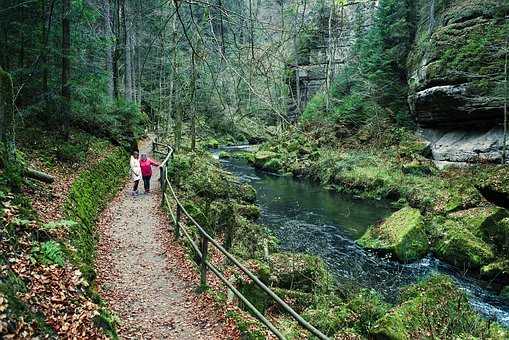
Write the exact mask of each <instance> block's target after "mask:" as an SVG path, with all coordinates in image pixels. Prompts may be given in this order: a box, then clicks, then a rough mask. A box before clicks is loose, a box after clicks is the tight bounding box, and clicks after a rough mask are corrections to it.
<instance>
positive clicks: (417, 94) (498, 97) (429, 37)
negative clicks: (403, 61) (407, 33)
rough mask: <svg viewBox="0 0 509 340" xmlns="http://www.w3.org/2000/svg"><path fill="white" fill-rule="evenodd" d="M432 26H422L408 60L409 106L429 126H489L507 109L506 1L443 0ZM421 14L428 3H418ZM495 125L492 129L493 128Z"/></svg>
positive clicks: (424, 11)
mask: <svg viewBox="0 0 509 340" xmlns="http://www.w3.org/2000/svg"><path fill="white" fill-rule="evenodd" d="M433 8H434V9H435V11H434V13H433V16H432V19H433V23H434V24H433V25H432V26H430V25H429V24H428V23H424V22H423V23H422V24H419V25H417V32H416V38H415V39H416V41H415V44H414V47H413V48H412V50H411V52H410V55H409V58H408V68H409V85H410V91H409V92H410V96H409V102H410V106H411V108H412V111H413V113H414V115H415V117H416V120H417V122H418V123H420V124H421V125H427V126H437V127H444V126H448V125H449V126H453V127H455V128H457V127H458V125H467V124H468V125H471V126H475V127H477V126H479V125H480V124H483V123H486V124H489V123H490V122H491V121H492V120H493V119H498V118H499V117H500V116H501V112H502V110H503V79H504V78H503V76H501V75H503V73H504V57H503V54H501V53H499V52H498V51H500V50H503V48H504V44H505V39H506V36H507V27H508V26H507V21H506V20H504V13H505V11H507V5H506V2H504V1H499V0H486V1H471V0H456V1H438V3H434V7H433ZM416 10H417V11H418V12H420V13H419V14H418V16H422V17H429V11H430V9H429V4H428V3H427V2H425V1H421V2H417V5H416ZM490 126H491V125H490Z"/></svg>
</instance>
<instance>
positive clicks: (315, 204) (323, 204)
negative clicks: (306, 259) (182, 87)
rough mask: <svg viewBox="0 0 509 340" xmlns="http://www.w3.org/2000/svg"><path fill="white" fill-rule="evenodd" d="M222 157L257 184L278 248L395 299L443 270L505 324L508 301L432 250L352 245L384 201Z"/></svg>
mask: <svg viewBox="0 0 509 340" xmlns="http://www.w3.org/2000/svg"><path fill="white" fill-rule="evenodd" d="M221 150H225V151H239V150H249V146H236V147H224V148H221V149H215V150H211V151H212V153H213V155H214V157H215V158H219V157H218V155H219V152H220V151H221ZM220 161H221V164H222V166H223V167H224V168H225V169H226V170H229V171H231V172H232V173H234V174H235V175H237V176H239V177H240V179H241V180H242V181H245V182H248V183H249V184H251V185H252V186H253V187H254V188H255V189H256V192H257V203H258V205H259V206H260V208H261V210H262V214H261V217H260V220H259V222H260V223H262V224H264V225H266V226H267V227H268V228H269V229H270V230H272V232H274V234H275V235H276V236H277V237H278V239H279V240H280V247H281V249H282V250H288V251H296V252H305V253H310V254H314V255H317V256H319V257H321V258H322V259H323V260H324V261H325V262H326V264H327V265H328V267H329V270H330V271H331V272H332V274H333V275H334V277H335V279H336V280H337V282H338V283H339V284H341V285H346V286H353V287H362V288H372V289H374V290H376V291H378V292H380V293H381V294H382V295H383V296H384V297H385V299H386V300H388V301H391V302H395V301H396V300H397V297H398V294H399V290H400V288H401V287H403V286H406V285H409V284H412V283H415V282H417V281H418V280H419V279H421V278H423V277H424V276H426V275H429V274H430V273H433V272H440V273H446V274H448V275H450V276H452V277H453V278H454V280H455V281H456V283H457V285H458V286H459V287H460V288H461V289H462V290H463V291H465V293H466V294H467V295H468V297H469V301H470V303H471V305H472V306H473V307H474V308H475V309H476V310H477V311H479V312H480V313H481V314H482V315H484V316H485V317H486V318H489V319H493V320H497V321H498V322H500V323H501V324H503V325H505V326H506V327H509V305H508V304H506V303H504V302H503V301H502V300H501V299H499V298H498V296H497V295H496V292H494V291H491V290H490V289H489V288H488V287H487V285H488V283H487V282H484V281H480V280H477V279H475V278H473V277H469V276H464V275H462V273H461V272H459V271H458V270H457V269H455V268H453V267H451V266H449V265H448V264H446V263H444V262H442V261H440V260H438V259H436V258H434V257H433V256H431V255H428V257H426V258H424V259H422V260H420V261H418V262H414V263H409V264H402V263H399V262H397V261H393V260H391V259H389V258H384V257H379V256H377V255H375V254H373V253H371V252H368V251H365V250H363V249H362V248H360V247H359V246H357V245H356V243H355V240H356V239H358V238H360V237H361V236H362V235H363V234H364V232H365V231H366V229H367V228H368V227H369V226H370V225H372V224H374V223H376V222H378V221H380V220H382V219H384V218H385V217H387V216H389V215H390V214H391V212H392V211H393V210H391V208H390V205H389V203H388V202H383V201H366V200H359V199H355V198H354V197H352V196H349V195H345V194H340V193H337V192H334V191H330V190H326V189H325V188H323V187H321V186H320V185H318V184H315V183H312V182H310V181H307V180H298V179H295V178H292V177H290V176H279V175H275V174H271V173H267V172H264V171H260V170H257V169H255V168H253V167H251V166H250V165H249V164H247V162H246V161H244V160H237V159H221V160H220Z"/></svg>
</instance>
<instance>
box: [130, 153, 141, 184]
mask: <svg viewBox="0 0 509 340" xmlns="http://www.w3.org/2000/svg"><path fill="white" fill-rule="evenodd" d="M130 165H131V175H132V178H133V181H139V180H140V179H141V167H140V160H139V159H136V158H134V157H133V156H131V162H130Z"/></svg>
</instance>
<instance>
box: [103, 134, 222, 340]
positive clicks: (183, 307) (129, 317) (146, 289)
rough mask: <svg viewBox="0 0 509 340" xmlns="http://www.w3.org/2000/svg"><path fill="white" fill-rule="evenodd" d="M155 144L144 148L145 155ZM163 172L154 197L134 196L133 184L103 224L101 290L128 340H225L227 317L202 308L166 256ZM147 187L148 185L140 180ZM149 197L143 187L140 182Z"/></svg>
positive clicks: (155, 183) (112, 206)
mask: <svg viewBox="0 0 509 340" xmlns="http://www.w3.org/2000/svg"><path fill="white" fill-rule="evenodd" d="M149 146H150V143H149V142H147V141H145V142H144V143H142V145H141V147H140V150H141V152H147V153H148V151H149ZM158 179H159V170H158V169H156V168H154V176H153V177H152V181H151V185H152V188H151V189H153V193H151V194H149V195H144V194H142V195H139V196H135V197H132V196H130V195H129V190H131V181H128V183H127V184H126V187H125V188H124V190H123V191H122V192H121V193H120V194H119V195H118V196H117V198H116V199H115V200H114V201H113V202H111V204H110V207H109V208H108V209H106V211H105V212H104V213H103V216H102V218H101V220H100V223H99V224H98V225H99V233H100V241H99V246H98V254H97V271H98V279H97V282H98V288H99V291H100V293H101V295H102V296H103V297H104V298H105V299H106V300H107V302H108V304H109V306H110V308H111V309H112V310H113V311H114V312H115V313H117V315H118V316H119V317H120V319H121V324H120V326H119V336H120V337H121V338H123V339H225V338H229V337H228V336H226V333H228V332H225V330H224V328H225V327H226V326H225V325H224V324H223V319H222V317H220V316H219V314H218V313H217V311H215V310H214V309H213V308H212V307H211V306H208V309H209V310H204V308H203V306H197V305H196V300H197V299H199V297H197V294H196V293H195V292H194V289H195V288H196V286H195V285H194V284H192V283H191V282H189V281H186V280H185V279H184V278H182V275H179V274H178V273H177V272H178V270H179V268H176V267H178V261H176V260H175V259H172V256H171V254H168V253H167V252H166V250H167V247H165V245H164V242H165V241H164V240H165V239H168V237H167V236H168V235H165V234H168V229H167V228H168V221H167V220H164V217H163V216H162V214H161V213H160V207H159V203H160V194H159V183H158ZM140 182H142V181H140ZM140 186H141V190H140V192H143V183H140Z"/></svg>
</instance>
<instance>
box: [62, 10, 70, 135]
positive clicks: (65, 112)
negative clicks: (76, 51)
mask: <svg viewBox="0 0 509 340" xmlns="http://www.w3.org/2000/svg"><path fill="white" fill-rule="evenodd" d="M70 15H71V0H62V82H61V84H62V91H61V94H62V106H61V114H62V119H63V131H64V135H65V137H66V138H68V137H69V129H70V123H71V84H70V74H71V20H70Z"/></svg>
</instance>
